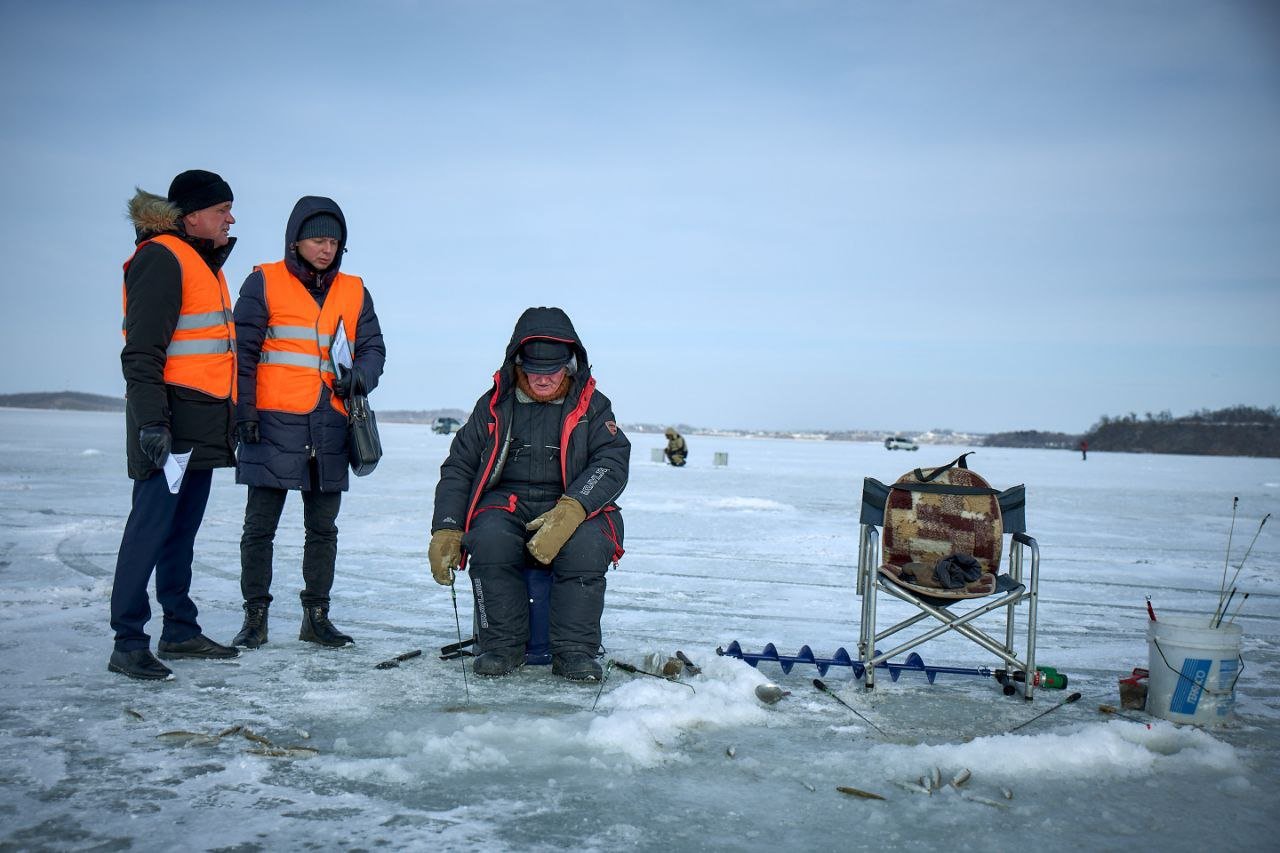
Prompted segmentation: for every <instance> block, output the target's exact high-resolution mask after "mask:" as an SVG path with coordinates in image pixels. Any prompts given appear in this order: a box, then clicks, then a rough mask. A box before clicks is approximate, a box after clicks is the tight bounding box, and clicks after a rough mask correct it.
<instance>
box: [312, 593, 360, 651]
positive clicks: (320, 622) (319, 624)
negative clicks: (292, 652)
mask: <svg viewBox="0 0 1280 853" xmlns="http://www.w3.org/2000/svg"><path fill="white" fill-rule="evenodd" d="M298 639H299V640H306V641H307V642H308V643H317V644H319V645H321V646H330V647H332V648H335V649H336V648H339V647H341V646H345V645H347V644H348V643H354V642H355V640H353V639H351V638H350V637H348V636H347V635H346V634H344V633H342V632H341V631H339V630H338V629H337V628H335V627H333V623H332V622H330V621H329V608H327V607H325V606H323V605H319V604H315V605H307V606H306V607H303V608H302V629H301V630H300V631H298Z"/></svg>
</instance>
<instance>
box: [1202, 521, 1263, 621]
mask: <svg viewBox="0 0 1280 853" xmlns="http://www.w3.org/2000/svg"><path fill="white" fill-rule="evenodd" d="M1270 517H1271V513H1267V514H1266V515H1264V516H1263V517H1262V521H1259V522H1258V529H1257V530H1256V531H1254V534H1253V539H1252V541H1250V542H1249V547H1248V548H1246V549H1245V552H1244V556H1243V557H1241V558H1240V565H1238V566H1236V573H1235V574H1234V575H1232V576H1231V589H1232V591H1233V592H1234V591H1235V586H1236V579H1237V578H1239V577H1240V570H1241V569H1243V568H1244V561H1245V560H1247V559H1249V555H1250V554H1252V553H1253V546H1254V543H1256V542H1257V541H1258V535H1259V534H1260V533H1262V526H1263V525H1264V524H1266V523H1267V519H1268V518H1270ZM1230 603H1231V602H1230V600H1228V601H1227V604H1220V605H1219V609H1220V610H1221V611H1222V613H1221V614H1219V613H1217V612H1216V611H1215V612H1214V614H1213V615H1214V616H1215V617H1217V620H1218V624H1219V625H1221V624H1222V617H1223V616H1226V615H1227V606H1228V605H1229V604H1230Z"/></svg>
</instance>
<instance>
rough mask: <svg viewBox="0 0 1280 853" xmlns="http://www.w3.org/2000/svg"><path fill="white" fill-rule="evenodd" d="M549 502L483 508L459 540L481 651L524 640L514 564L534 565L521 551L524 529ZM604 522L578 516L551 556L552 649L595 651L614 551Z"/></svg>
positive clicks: (524, 614)
mask: <svg viewBox="0 0 1280 853" xmlns="http://www.w3.org/2000/svg"><path fill="white" fill-rule="evenodd" d="M486 503H488V501H486ZM554 505H555V501H554V500H551V501H535V502H533V503H519V504H518V505H517V506H516V509H515V511H514V512H512V511H510V510H508V509H507V508H506V507H505V506H492V505H491V506H490V507H489V508H485V509H482V510H481V511H480V512H478V513H477V514H476V517H475V519H474V520H473V521H472V523H471V529H470V530H469V531H467V534H466V536H465V537H464V538H463V545H464V546H465V547H466V549H467V553H468V562H467V569H468V570H469V571H470V572H471V587H472V592H473V593H474V594H475V600H476V633H477V635H478V637H479V640H480V649H481V650H482V651H490V650H494V649H510V648H520V649H523V648H525V646H526V644H527V643H528V641H529V592H528V588H527V586H526V585H525V579H524V575H523V573H522V572H521V569H522V568H523V567H524V566H525V565H536V566H541V564H540V563H537V561H535V560H534V559H533V558H532V557H531V556H529V552H528V551H526V550H525V542H527V541H528V540H529V539H530V538H532V536H533V533H531V532H530V531H527V530H525V528H524V526H525V524H526V523H527V522H529V521H530V520H532V519H533V518H534V517H536V516H537V515H539V514H541V513H543V512H545V511H547V510H549V509H551V507H553V506H554ZM607 525H608V522H607V521H606V520H605V519H604V517H603V516H602V515H598V516H596V517H595V518H591V519H588V520H586V521H585V522H583V523H582V526H580V527H579V528H578V529H577V530H575V531H574V533H573V535H572V536H570V537H569V541H568V542H566V543H565V545H564V547H563V548H561V549H560V553H559V554H557V555H556V558H555V559H554V560H552V561H551V566H550V568H551V573H552V586H551V652H552V654H562V653H564V652H568V651H581V652H586V653H587V654H590V655H595V654H596V653H597V652H598V651H599V648H600V640H601V636H600V617H601V616H602V614H603V613H604V594H605V586H606V584H605V571H606V570H607V569H608V568H609V561H610V558H611V557H612V555H613V550H614V543H613V540H611V539H610V538H609V535H608V533H607ZM526 560H527V561H528V563H526Z"/></svg>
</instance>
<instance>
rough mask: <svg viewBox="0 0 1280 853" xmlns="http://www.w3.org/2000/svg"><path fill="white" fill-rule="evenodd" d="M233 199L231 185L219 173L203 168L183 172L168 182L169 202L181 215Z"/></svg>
mask: <svg viewBox="0 0 1280 853" xmlns="http://www.w3.org/2000/svg"><path fill="white" fill-rule="evenodd" d="M234 200H235V196H233V195H232V194H231V185H230V184H228V183H227V182H226V181H224V180H222V176H221V175H217V174H214V173H213V172H206V171H204V170H203V169H191V170H190V171H186V172H183V173H182V174H181V175H178V176H177V177H176V178H174V179H173V183H171V184H169V202H170V203H171V204H173V205H174V206H175V207H177V208H178V210H179V211H181V212H182V215H183V216H186V215H187V214H188V213H194V212H195V211H197V210H204V209H205V208H206V207H213V206H214V205H215V204H222V203H223V202H227V201H234Z"/></svg>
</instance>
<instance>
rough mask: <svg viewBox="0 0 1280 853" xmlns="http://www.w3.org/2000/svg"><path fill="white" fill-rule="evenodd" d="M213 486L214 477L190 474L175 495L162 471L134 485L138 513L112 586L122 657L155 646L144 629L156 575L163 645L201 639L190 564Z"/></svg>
mask: <svg viewBox="0 0 1280 853" xmlns="http://www.w3.org/2000/svg"><path fill="white" fill-rule="evenodd" d="M212 482H213V472H212V471H207V470H206V471H188V472H187V473H186V475H185V476H183V478H182V487H181V489H179V491H178V494H176V495H175V494H171V493H170V492H169V484H168V482H167V481H166V480H165V477H164V473H163V472H161V471H157V472H156V473H154V474H152V475H151V476H150V477H148V478H147V479H145V480H134V481H133V507H132V509H130V510H129V520H128V521H127V522H125V525H124V536H123V537H122V538H121V540H120V553H119V554H118V555H117V557H116V576H115V582H114V583H113V584H112V586H111V627H112V628H113V629H115V632H116V640H115V642H116V649H118V650H119V651H122V652H128V651H133V650H134V649H145V648H147V647H148V646H149V645H150V644H151V638H150V637H149V636H148V635H147V633H146V632H145V631H144V630H143V626H145V625H146V624H147V620H149V619H150V618H151V603H150V600H149V599H148V596H147V583H148V582H149V581H150V580H151V572H152V570H153V569H154V570H155V573H156V600H157V601H159V602H160V607H161V608H162V609H163V611H164V626H163V627H162V629H161V631H160V639H162V640H164V641H165V642H168V643H181V642H183V641H185V640H189V639H191V638H192V637H194V636H196V635H197V634H199V633H200V624H199V623H198V622H197V621H196V616H197V612H196V605H195V602H193V601H192V600H191V595H190V593H191V561H192V559H193V558H194V556H195V541H196V533H198V532H199V531H200V522H201V521H203V520H204V508H205V505H206V504H207V503H208V502H209V486H210V484H211V483H212Z"/></svg>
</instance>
